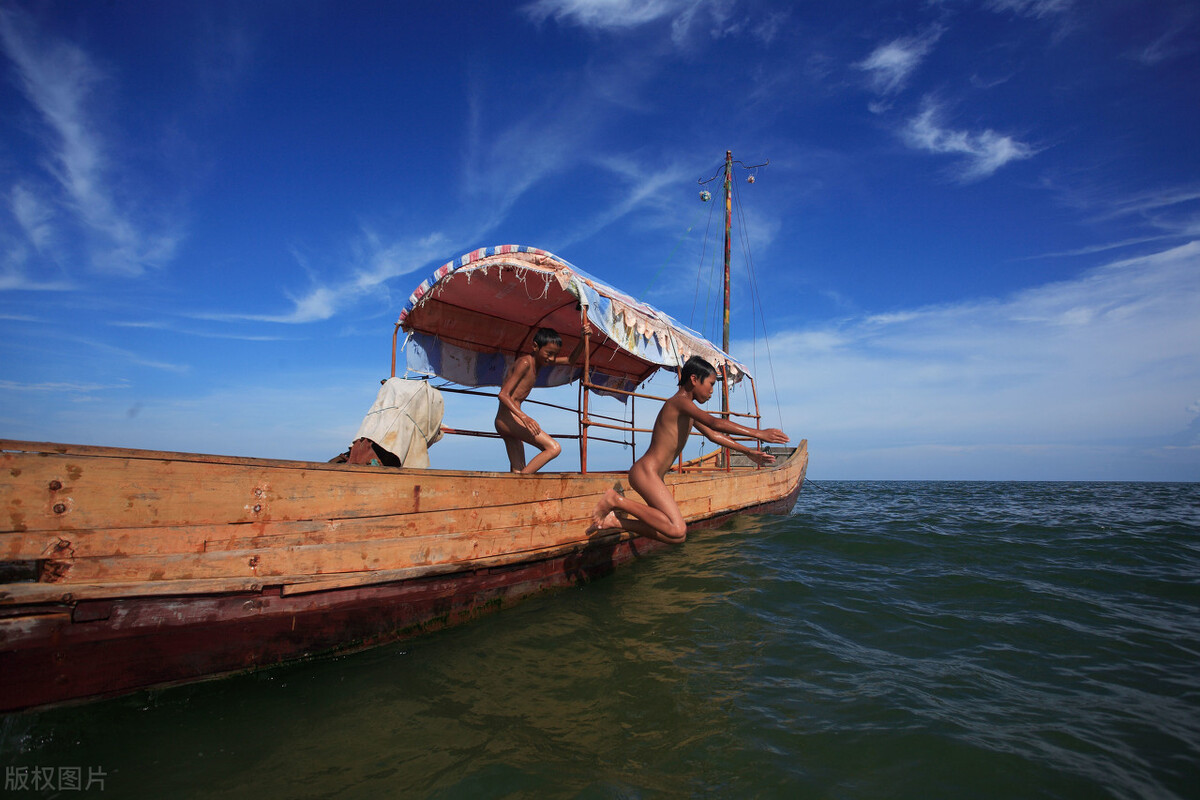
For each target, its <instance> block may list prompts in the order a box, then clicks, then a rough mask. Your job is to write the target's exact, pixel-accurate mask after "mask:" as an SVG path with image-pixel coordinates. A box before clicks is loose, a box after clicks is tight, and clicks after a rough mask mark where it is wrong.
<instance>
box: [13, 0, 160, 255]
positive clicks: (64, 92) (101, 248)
mask: <svg viewBox="0 0 1200 800" xmlns="http://www.w3.org/2000/svg"><path fill="white" fill-rule="evenodd" d="M0 49H2V50H3V51H4V53H5V55H7V56H8V59H9V60H10V62H11V64H12V65H13V66H14V67H15V70H16V78H17V80H16V83H17V85H18V86H19V87H20V89H21V91H22V92H23V93H24V95H25V97H26V99H27V100H28V101H29V103H30V105H31V106H32V107H33V108H34V109H36V111H37V112H38V115H39V116H40V117H41V119H42V121H43V122H44V123H45V125H46V129H47V135H45V136H44V137H43V138H42V141H41V142H40V143H39V144H40V146H41V147H42V148H43V150H44V152H45V162H44V163H43V166H44V168H45V169H46V171H47V172H48V173H49V175H50V176H51V177H52V178H53V180H54V181H55V182H56V184H57V186H58V190H59V191H57V192H51V191H49V189H48V188H47V187H44V186H43V185H42V183H41V182H32V181H22V182H19V183H18V184H17V185H16V186H14V188H13V189H12V190H11V192H10V204H11V206H12V209H13V213H14V215H15V216H16V217H17V220H18V222H19V224H20V226H21V228H22V230H23V231H24V233H25V234H26V235H27V236H28V237H29V240H30V241H31V242H32V243H33V245H34V247H35V248H36V249H37V250H38V251H39V252H44V251H45V250H46V248H47V247H49V246H50V244H51V242H50V240H51V237H52V234H53V230H52V228H51V226H50V220H51V218H52V216H53V215H54V213H55V211H56V210H57V209H59V208H62V209H64V210H65V211H67V212H69V213H70V215H71V217H72V220H73V221H74V222H75V223H76V224H78V225H80V226H81V227H82V228H83V229H84V230H86V231H87V232H88V233H89V236H90V238H91V239H92V256H91V258H92V264H93V266H94V267H96V268H97V269H99V270H101V271H104V272H110V273H118V274H126V275H138V274H141V273H142V272H144V271H145V270H146V269H148V268H153V267H157V266H160V265H162V264H163V263H165V262H166V261H168V260H169V259H170V258H171V257H172V255H173V254H174V252H175V247H176V243H177V236H176V235H175V234H174V233H171V232H169V231H166V232H164V231H161V230H159V231H149V230H147V229H146V227H145V226H144V225H143V224H142V222H141V221H139V220H138V219H136V217H135V216H134V215H133V214H132V213H131V212H130V210H129V209H128V208H126V207H123V206H122V203H121V202H120V201H118V200H117V198H116V197H115V196H114V195H113V194H112V192H111V190H110V189H109V188H108V187H109V186H111V185H112V183H113V181H112V180H111V178H112V175H113V173H114V172H115V171H116V170H118V169H119V165H116V164H114V163H113V160H112V158H111V156H110V153H109V148H108V147H107V146H106V143H105V141H104V138H103V137H102V136H101V134H99V133H98V132H97V131H98V130H99V129H100V127H101V126H100V125H99V124H98V121H97V120H96V119H95V118H94V116H93V115H92V114H91V113H90V111H89V109H90V108H91V105H92V103H93V102H94V92H95V90H96V88H97V87H98V86H100V85H103V84H105V82H106V80H107V78H106V76H105V74H104V72H103V71H102V70H101V69H100V68H99V67H97V66H96V64H95V63H94V62H93V61H92V59H91V58H90V57H89V56H88V54H87V53H86V52H85V51H84V50H83V49H82V48H80V47H78V46H76V45H74V44H72V43H71V42H68V41H63V40H56V39H52V38H50V37H48V36H46V35H43V33H42V31H40V30H39V29H38V27H37V25H36V23H35V21H34V20H33V19H32V18H31V17H30V16H29V15H28V14H26V13H25V12H23V11H21V10H18V9H13V8H9V9H0Z"/></svg>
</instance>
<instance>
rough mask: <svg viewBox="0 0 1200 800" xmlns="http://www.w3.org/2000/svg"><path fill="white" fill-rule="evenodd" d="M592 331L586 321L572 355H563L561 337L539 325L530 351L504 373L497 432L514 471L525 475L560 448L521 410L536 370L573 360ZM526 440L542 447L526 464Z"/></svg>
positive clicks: (497, 417)
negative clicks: (561, 354)
mask: <svg viewBox="0 0 1200 800" xmlns="http://www.w3.org/2000/svg"><path fill="white" fill-rule="evenodd" d="M591 332H592V327H591V325H589V324H588V323H587V322H586V321H585V322H584V323H583V338H581V339H580V340H579V344H578V345H576V346H575V349H574V350H573V351H571V355H570V356H569V357H565V358H564V357H562V356H560V355H559V354H558V352H559V351H560V350H561V349H562V337H561V336H559V335H558V333H557V332H556V331H554V330H553V329H551V328H538V330H537V332H536V333H534V335H533V352H532V353H525V354H524V355H521V356H520V357H518V358H517V360H516V361H514V362H513V365H512V366H511V367H510V368H509V370H508V372H507V373H506V374H505V376H504V384H503V385H502V386H501V387H500V395H499V398H500V408H498V409H497V410H496V433H498V434H500V438H501V439H503V440H504V448H505V449H506V450H507V451H508V463H509V466H510V467H511V468H512V471H513V472H522V473H525V474H527V475H528V474H532V473H534V472H537V471H538V470H539V469H541V468H542V467H544V466H546V464H547V462H549V461H550V459H552V458H555V457H556V456H558V454H559V453H561V452H562V447H561V446H560V445H559V443H558V442H556V441H554V439H553V437H551V436H550V434H548V433H546V432H545V431H544V430H542V428H541V426H540V425H538V424H537V422H536V421H535V420H534V418H533V417H531V416H529V415H528V414H526V413H525V412H524V411H522V410H521V403H522V402H524V400H525V398H526V397H529V392H530V391H531V390H532V389H533V384H534V382H535V381H536V380H537V374H538V370H540V369H541V368H542V367H545V366H548V365H551V364H554V365H556V366H560V365H567V364H574V363H575V361H576V360H578V358H579V356H580V355H581V354H582V353H583V348H584V346H585V345H586V343H587V340H588V336H589V335H591ZM526 443H528V444H531V445H533V446H534V447H538V448H541V451H542V452H540V453H538V454H537V455H536V456H534V457H533V460H532V461H530V462H529V464H526V463H525V444H526Z"/></svg>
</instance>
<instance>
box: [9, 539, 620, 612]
mask: <svg viewBox="0 0 1200 800" xmlns="http://www.w3.org/2000/svg"><path fill="white" fill-rule="evenodd" d="M632 538H635V537H634V536H633V535H632V534H629V533H625V532H623V531H620V532H618V531H608V532H604V533H600V534H595V535H593V536H591V537H590V538H589V539H587V540H586V541H579V542H571V543H568V544H565V545H559V546H555V547H545V548H538V549H534V550H528V551H523V552H509V553H503V554H500V555H496V556H490V557H483V558H477V559H472V560H471V561H469V562H460V563H454V564H450V563H444V564H428V565H424V566H412V567H404V568H400V569H390V570H372V571H369V572H355V573H343V574H328V575H311V574H300V575H280V576H273V577H262V578H207V579H182V580H160V581H126V582H107V583H17V584H9V585H6V586H0V606H5V605H9V606H11V605H22V604H37V603H75V602H78V601H80V600H87V599H105V598H114V597H157V596H187V595H210V594H229V593H234V592H258V591H262V590H263V588H264V587H267V586H279V587H281V589H282V593H283V594H285V595H288V594H304V593H310V592H319V591H328V590H329V589H333V588H342V587H348V586H367V585H371V584H377V583H391V582H395V581H402V580H412V579H414V578H425V577H430V576H437V575H450V574H453V573H456V572H465V571H473V570H480V569H491V568H495V567H500V566H508V565H512V564H519V563H522V562H529V561H537V560H540V559H546V558H556V557H559V556H562V555H567V554H570V553H575V552H581V551H583V550H587V549H590V548H593V547H601V546H608V545H612V544H616V543H618V542H622V541H627V540H629V539H632Z"/></svg>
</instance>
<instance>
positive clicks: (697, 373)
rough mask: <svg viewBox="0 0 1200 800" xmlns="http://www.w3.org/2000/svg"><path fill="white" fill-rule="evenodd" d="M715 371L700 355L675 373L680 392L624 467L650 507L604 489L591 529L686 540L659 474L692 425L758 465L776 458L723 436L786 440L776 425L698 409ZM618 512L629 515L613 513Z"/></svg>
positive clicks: (680, 447) (665, 405) (663, 472)
mask: <svg viewBox="0 0 1200 800" xmlns="http://www.w3.org/2000/svg"><path fill="white" fill-rule="evenodd" d="M716 379H717V371H716V369H714V368H713V365H712V364H710V363H708V362H707V361H705V360H704V359H703V358H701V357H700V356H692V357H691V358H689V359H688V360H687V363H686V364H684V365H683V371H682V372H681V374H680V376H679V391H678V392H676V393H675V394H674V395H673V396H672V397H670V398H669V399H668V400H667V401H666V402H665V403H663V407H662V410H661V411H659V412H658V418H657V419H655V420H654V429H653V431H652V433H651V434H650V447H649V448H648V449H647V450H646V452H645V454H644V455H642V457H641V458H639V459H638V460H637V461H635V462H634V464H633V466H632V467H631V468H630V470H629V485H630V486H632V487H633V489H634V491H636V492H637V493H638V494H640V495H641V496H642V498H643V499H644V500H645V501H646V503H648V504H649V505H645V504H643V503H639V502H637V501H635V500H627V499H626V498H625V496H624V495H622V494H621V493H620V492H618V491H617V490H616V489H609V490H608V491H607V492H605V493H604V497H602V498H601V499H600V502H599V503H597V504H596V507H595V508H594V509H593V510H592V525H591V527H590V528H589V529H588V530H589V532H590V531H595V530H604V529H611V528H620V529H622V530H626V531H630V532H632V533H636V534H638V535H640V536H647V537H649V538H651V539H657V540H658V541H660V542H666V543H667V544H681V543H682V542H683V541H684V540H685V539H686V538H687V523H686V522H685V521H684V519H683V513H682V512H681V511H680V510H679V504H678V503H676V502H675V498H674V497H673V496H672V495H671V490H670V489H668V488H667V484H666V483H665V482H664V481H663V476H664V475H666V474H667V471H668V470H669V469H670V468H671V464H672V463H674V462H675V459H677V458H678V457H679V454H680V453H682V452H683V446H684V445H685V444H687V439H688V434H690V433H691V430H692V426H695V427H696V428H698V429H699V430H700V432H701V433H702V434H704V436H705V437H707V438H708V439H709V440H710V441H712V442H714V443H715V444H718V445H720V446H722V447H728V448H729V449H731V450H737V451H738V452H739V453H745V454H746V455H747V456H749V457H750V458H751V459H752V460H754V461H755V462H757V463H759V464H770V463H772V462H774V461H775V456H773V455H771V454H770V453H764V452H762V451H761V450H754V449H752V448H749V447H746V446H745V445H743V444H739V443H738V442H735V441H734V440H733V439H730V438H729V437H728V436H724V435H722V434H738V435H740V436H751V437H753V438H755V439H758V440H759V441H762V442H774V443H775V444H785V443H786V442H787V440H788V437H787V434H786V433H784V432H783V431H781V430H779V429H778V428H767V429H765V430H760V429H758V428H747V427H745V426H744V425H738V424H737V423H736V422H732V421H730V420H727V419H723V418H721V417H714V416H712V415H711V414H708V413H707V412H705V411H704V410H702V409H700V408H699V407H697V405H696V404H697V403H706V402H708V399H709V398H710V397H712V395H713V389H714V387H715V385H716ZM618 511H623V512H625V513H626V514H628V515H630V516H632V517H633V519H629V518H628V517H618V516H617V514H616V512H618Z"/></svg>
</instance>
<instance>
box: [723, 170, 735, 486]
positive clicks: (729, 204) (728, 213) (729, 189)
mask: <svg viewBox="0 0 1200 800" xmlns="http://www.w3.org/2000/svg"><path fill="white" fill-rule="evenodd" d="M732 227H733V151H732V150H726V151H725V281H724V282H725V287H724V295H725V300H724V305H723V311H722V318H721V350H722V351H724V352H726V353H728V352H729V238H730V230H731V229H732ZM721 377H722V378H724V380H722V381H721V416H722V417H723V418H725V419H729V380H728V378H729V369H728V365H726V364H722V365H721ZM721 457H722V459H723V461H724V463H725V468H726V469H729V448H728V447H723V448H721Z"/></svg>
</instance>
